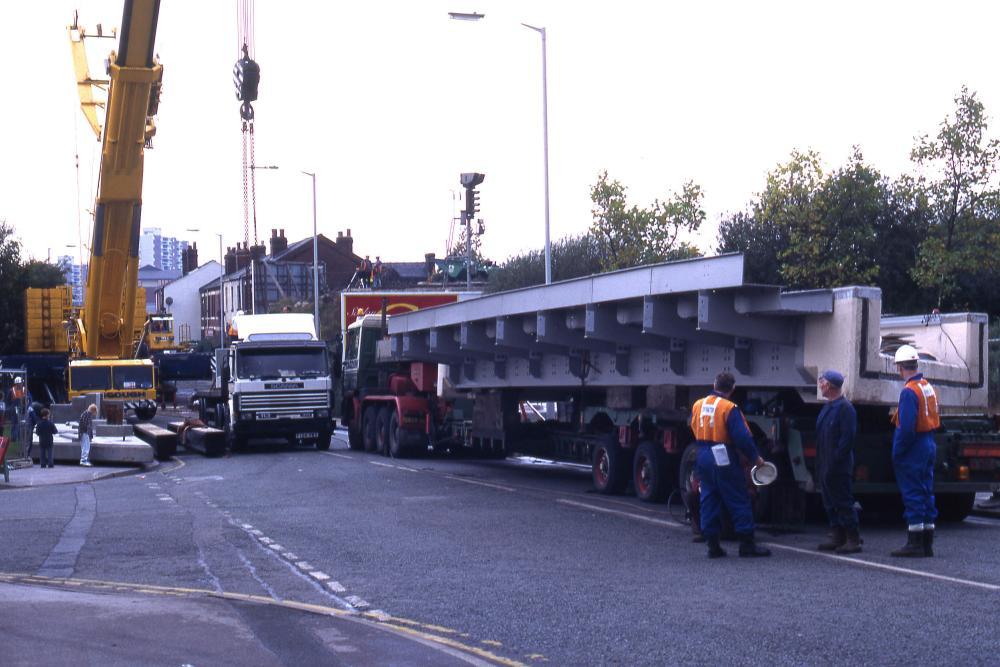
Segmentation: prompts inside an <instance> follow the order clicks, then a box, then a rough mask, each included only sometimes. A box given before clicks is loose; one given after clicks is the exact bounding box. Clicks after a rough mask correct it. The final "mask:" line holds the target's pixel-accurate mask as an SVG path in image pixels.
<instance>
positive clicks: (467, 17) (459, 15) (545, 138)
mask: <svg viewBox="0 0 1000 667" xmlns="http://www.w3.org/2000/svg"><path fill="white" fill-rule="evenodd" d="M448 17H449V18H452V19H454V20H456V21H478V20H480V19H483V18H485V17H486V15H485V14H477V13H471V14H469V13H465V12H448ZM521 25H523V26H524V27H525V28H528V29H530V30H534V31H535V32H537V33H538V34H539V35H541V36H542V145H543V149H544V160H545V284H546V285H548V284H550V283H551V282H552V245H551V242H550V240H549V86H548V58H547V48H546V40H545V36H546V33H545V28H542V27H537V26H533V25H528V24H527V23H522V24H521Z"/></svg>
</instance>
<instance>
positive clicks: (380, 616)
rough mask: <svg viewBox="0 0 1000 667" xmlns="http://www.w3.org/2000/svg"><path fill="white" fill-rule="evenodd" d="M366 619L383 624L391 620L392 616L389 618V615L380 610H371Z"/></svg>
mask: <svg viewBox="0 0 1000 667" xmlns="http://www.w3.org/2000/svg"><path fill="white" fill-rule="evenodd" d="M368 617H369V618H374V619H375V620H376V621H380V622H383V623H384V622H385V621H388V620H390V619H391V618H392V616H390V615H389V614H387V613H385V612H384V611H382V610H381V609H372V610H371V611H370V612H368Z"/></svg>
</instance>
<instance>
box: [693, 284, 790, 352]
mask: <svg viewBox="0 0 1000 667" xmlns="http://www.w3.org/2000/svg"><path fill="white" fill-rule="evenodd" d="M734 298H735V295H734V294H733V293H731V292H709V291H705V292H701V293H699V295H698V329H699V330H700V331H712V332H715V333H720V334H726V335H731V336H739V337H742V338H752V339H756V340H767V341H772V342H775V343H782V344H791V343H794V342H795V331H796V328H795V327H794V326H790V323H789V321H788V320H787V319H785V318H779V317H774V316H768V315H741V314H739V313H737V312H736V310H735V305H734Z"/></svg>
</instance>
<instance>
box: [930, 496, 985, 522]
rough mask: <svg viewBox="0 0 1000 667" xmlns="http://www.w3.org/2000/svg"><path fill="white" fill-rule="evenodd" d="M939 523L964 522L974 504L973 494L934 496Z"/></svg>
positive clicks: (974, 497)
mask: <svg viewBox="0 0 1000 667" xmlns="http://www.w3.org/2000/svg"><path fill="white" fill-rule="evenodd" d="M935 501H936V504H937V509H938V515H939V517H940V519H941V521H965V518H966V517H967V516H969V514H971V513H972V508H973V507H974V506H975V504H976V494H975V493H941V494H937V495H936V496H935Z"/></svg>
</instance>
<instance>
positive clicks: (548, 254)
mask: <svg viewBox="0 0 1000 667" xmlns="http://www.w3.org/2000/svg"><path fill="white" fill-rule="evenodd" d="M521 25H523V26H524V27H525V28H528V29H530V30H534V31H535V32H537V33H538V34H539V35H541V36H542V143H543V146H544V153H545V284H546V285H549V284H551V283H552V246H551V244H550V243H549V84H548V58H547V56H546V54H547V49H546V46H545V28H536V27H535V26H533V25H528V24H527V23H522V24H521Z"/></svg>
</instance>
